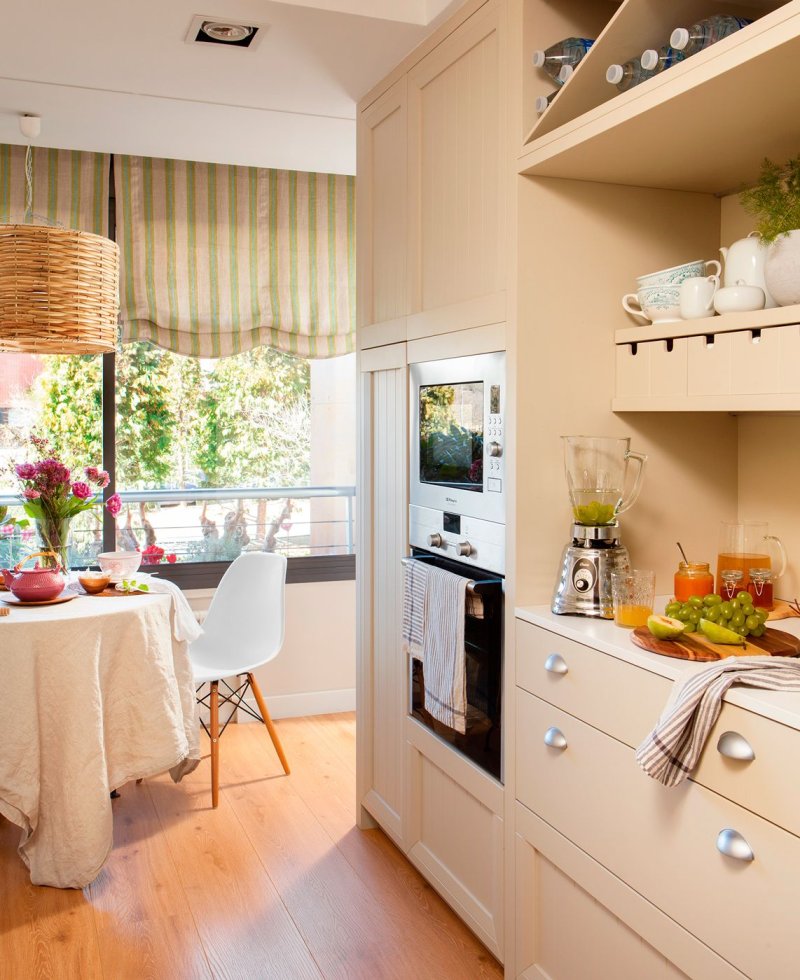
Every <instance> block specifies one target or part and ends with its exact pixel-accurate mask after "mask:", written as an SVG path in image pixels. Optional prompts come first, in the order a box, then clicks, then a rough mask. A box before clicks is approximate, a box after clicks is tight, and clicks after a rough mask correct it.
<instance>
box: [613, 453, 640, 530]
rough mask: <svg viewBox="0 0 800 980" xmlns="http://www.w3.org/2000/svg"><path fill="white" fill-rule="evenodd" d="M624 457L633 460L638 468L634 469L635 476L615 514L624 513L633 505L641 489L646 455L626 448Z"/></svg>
mask: <svg viewBox="0 0 800 980" xmlns="http://www.w3.org/2000/svg"><path fill="white" fill-rule="evenodd" d="M625 459H626V461H627V460H633V462H634V463H636V464H637V466H638V469H637V470H636V477H635V478H634V481H633V486H632V487H631V492H630V493H629V494H628V496H627V497H625V498H624V499H623V500H622V503H621V504H620V505H619V507H618V508H617V514H624V513H625V511H626V510H628V509H629V508H630V507H633V505H634V504H635V503H636V500H637V498H638V496H639V491H640V490H641V489H642V472H643V470H644V464H645V462H646V460H647V456H646V455H645V454H644V453H635V452H634V451H633V450H632V449H628V450H627V451H626V453H625Z"/></svg>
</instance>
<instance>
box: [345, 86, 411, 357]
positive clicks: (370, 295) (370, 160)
mask: <svg viewBox="0 0 800 980" xmlns="http://www.w3.org/2000/svg"><path fill="white" fill-rule="evenodd" d="M406 90H407V83H406V78H405V76H402V77H401V78H399V79H398V80H397V81H396V82H395V83H394V85H392V86H391V87H390V88H389V89H388V91H386V92H384V93H383V94H382V95H381V96H380V97H379V98H378V99H376V100H375V102H373V103H372V104H371V105H369V106H368V107H367V108H366V109H365V110H364V111H363V112H362V113H361V114H360V117H359V125H358V182H357V195H358V202H357V203H358V239H357V249H358V282H357V288H358V328H359V345H360V346H361V347H362V348H363V347H366V346H368V347H376V346H381V345H385V344H388V343H391V342H392V341H397V340H400V341H402V340H405V330H406V320H405V318H406V315H407V314H408V312H409V286H408V265H409V263H408V247H407V243H408V182H407V174H408V150H407V144H408V116H407V109H406Z"/></svg>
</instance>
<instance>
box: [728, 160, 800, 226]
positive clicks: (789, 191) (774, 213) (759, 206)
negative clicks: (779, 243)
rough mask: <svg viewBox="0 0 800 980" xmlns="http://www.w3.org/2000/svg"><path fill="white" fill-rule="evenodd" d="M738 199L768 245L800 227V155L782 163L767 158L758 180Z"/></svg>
mask: <svg viewBox="0 0 800 980" xmlns="http://www.w3.org/2000/svg"><path fill="white" fill-rule="evenodd" d="M739 200H740V202H741V204H742V207H743V208H744V209H745V211H747V213H748V214H752V215H753V216H754V217H755V218H756V219H757V222H756V231H757V232H758V233H759V235H760V236H761V238H762V240H763V241H764V242H765V243H766V244H770V243H771V242H774V241H775V240H776V239H777V238H780V237H781V236H782V235H786V234H788V233H789V232H790V231H795V230H796V229H800V156H796V157H793V158H792V159H791V160H789V161H787V163H785V164H784V165H783V166H781V165H780V164H777V163H774V162H773V161H772V160H769V159H766V158H765V160H764V162H763V163H762V165H761V178H760V180H759V182H758V183H757V184H756V185H755V186H754V187H750V188H748V189H747V190H745V191H742V193H741V194H740V195H739Z"/></svg>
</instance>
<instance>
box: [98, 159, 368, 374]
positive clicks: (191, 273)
mask: <svg viewBox="0 0 800 980" xmlns="http://www.w3.org/2000/svg"><path fill="white" fill-rule="evenodd" d="M114 178H115V187H116V209H117V236H116V237H117V242H118V243H119V246H120V250H121V270H120V271H121V281H120V303H121V310H122V339H123V341H130V340H150V341H152V342H153V343H156V344H159V345H160V346H162V347H166V348H168V349H169V350H172V351H175V352H177V353H180V354H191V355H195V356H199V357H223V356H225V355H228V354H236V353H239V352H240V351H245V350H248V349H250V348H252V347H255V346H257V345H260V344H266V345H268V346H271V347H275V348H277V349H279V350H282V351H286V352H288V353H291V354H297V355H300V356H303V357H312V358H318V357H333V356H336V355H339V354H345V353H347V352H349V351H351V350H353V349H354V336H355V334H354V331H355V179H354V178H353V177H347V176H336V175H333V174H314V173H296V172H294V171H286V170H262V169H256V168H250V167H235V166H226V165H221V164H213V163H191V162H185V161H178V160H156V159H149V158H146V157H131V156H115V157H114Z"/></svg>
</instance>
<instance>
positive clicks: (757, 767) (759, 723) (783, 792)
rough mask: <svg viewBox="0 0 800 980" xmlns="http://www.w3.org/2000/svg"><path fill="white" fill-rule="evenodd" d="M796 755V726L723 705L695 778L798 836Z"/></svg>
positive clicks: (799, 737) (799, 746)
mask: <svg viewBox="0 0 800 980" xmlns="http://www.w3.org/2000/svg"><path fill="white" fill-rule="evenodd" d="M751 754H752V756H753V758H748V756H750V755H751ZM737 756H740V757H742V758H737ZM797 759H800V732H798V731H797V729H795V728H788V727H787V726H786V725H781V724H779V723H778V722H776V721H771V720H770V719H769V718H764V717H762V716H761V715H756V714H753V713H752V712H751V711H745V710H744V708H739V707H737V706H736V705H735V704H723V706H722V711H721V712H720V716H719V718H718V719H717V722H716V724H715V725H714V728H713V729H712V730H711V734H710V735H709V738H708V741H707V742H706V745H705V748H704V749H703V754H702V756H701V757H700V762H699V763H698V765H697V768H696V769H695V771H694V772H693V773H692V779H693V780H695V782H698V783H700V784H701V785H703V786H708V788H709V789H713V790H714V791H715V792H717V793H721V794H722V795H723V796H727V798H728V799H729V800H733V801H734V802H735V803H739V804H741V805H742V806H745V807H747V808H748V810H753V812H754V813H758V814H760V815H761V816H762V817H766V818H767V820H771V821H772V822H773V823H776V824H778V826H780V827H785V828H786V829H787V830H790V831H791V832H792V833H793V834H797V835H798V836H800V780H798V779H797V775H796V770H797Z"/></svg>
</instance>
